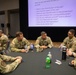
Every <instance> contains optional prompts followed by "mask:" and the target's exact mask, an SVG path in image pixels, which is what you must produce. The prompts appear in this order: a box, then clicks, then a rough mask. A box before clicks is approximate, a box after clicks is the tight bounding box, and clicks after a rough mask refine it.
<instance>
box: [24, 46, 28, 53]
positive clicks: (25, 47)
mask: <svg viewBox="0 0 76 75" xmlns="http://www.w3.org/2000/svg"><path fill="white" fill-rule="evenodd" d="M24 49H25V50H26V53H28V49H27V45H25V46H24Z"/></svg>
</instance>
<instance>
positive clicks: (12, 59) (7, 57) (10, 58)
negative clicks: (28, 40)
mask: <svg viewBox="0 0 76 75" xmlns="http://www.w3.org/2000/svg"><path fill="white" fill-rule="evenodd" d="M0 58H1V59H2V60H4V61H14V60H15V57H11V56H7V55H0Z"/></svg>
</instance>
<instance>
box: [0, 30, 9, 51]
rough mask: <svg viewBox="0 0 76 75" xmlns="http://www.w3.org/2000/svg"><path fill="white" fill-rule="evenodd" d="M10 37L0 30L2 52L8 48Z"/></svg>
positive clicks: (0, 49)
mask: <svg viewBox="0 0 76 75" xmlns="http://www.w3.org/2000/svg"><path fill="white" fill-rule="evenodd" d="M7 43H8V37H7V36H6V35H5V34H3V32H2V30H0V52H1V51H3V50H6V47H7Z"/></svg>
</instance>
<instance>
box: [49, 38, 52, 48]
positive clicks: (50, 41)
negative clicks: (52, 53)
mask: <svg viewBox="0 0 76 75" xmlns="http://www.w3.org/2000/svg"><path fill="white" fill-rule="evenodd" d="M48 39H49V40H48V42H49V44H48V47H49V48H52V47H53V43H52V40H51V38H50V37H49V38H48Z"/></svg>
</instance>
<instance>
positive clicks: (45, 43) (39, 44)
mask: <svg viewBox="0 0 76 75" xmlns="http://www.w3.org/2000/svg"><path fill="white" fill-rule="evenodd" d="M35 47H36V49H37V52H39V51H43V50H44V49H46V48H52V47H53V43H52V40H51V38H50V37H48V36H47V33H46V32H44V31H42V32H41V36H39V37H38V38H37V40H36V42H35Z"/></svg>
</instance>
